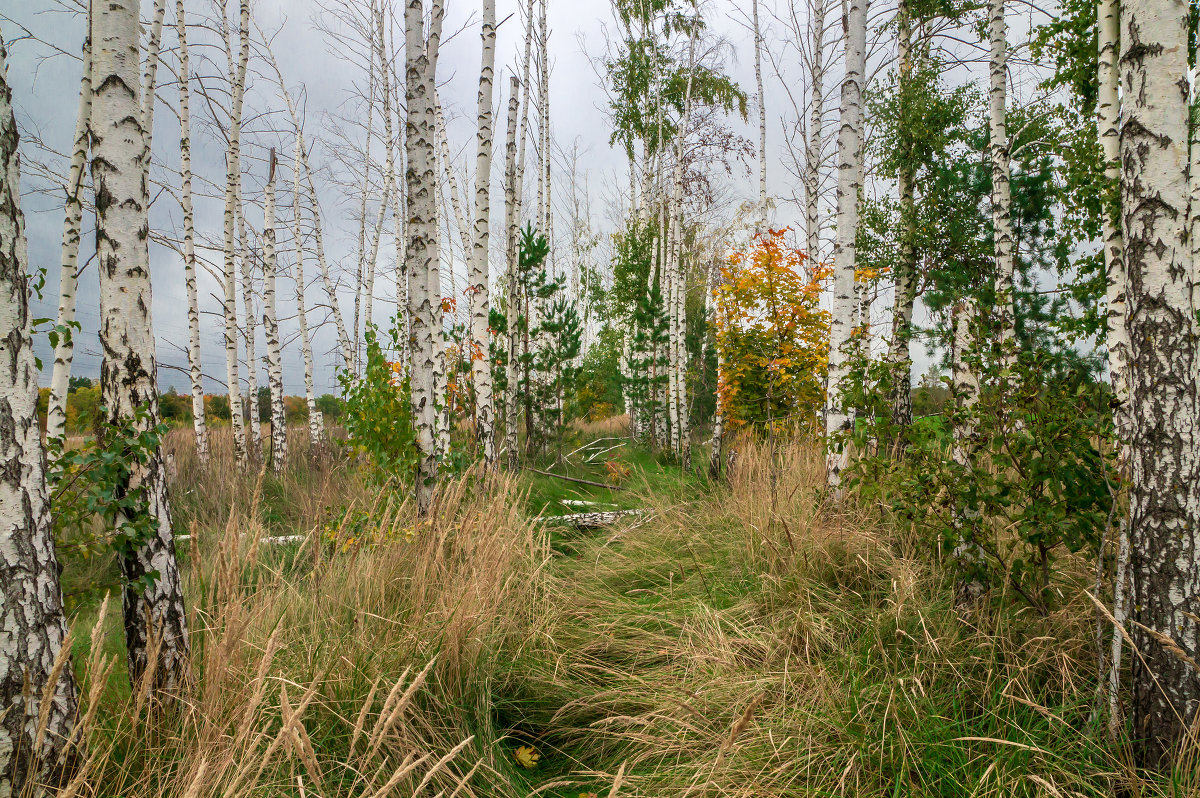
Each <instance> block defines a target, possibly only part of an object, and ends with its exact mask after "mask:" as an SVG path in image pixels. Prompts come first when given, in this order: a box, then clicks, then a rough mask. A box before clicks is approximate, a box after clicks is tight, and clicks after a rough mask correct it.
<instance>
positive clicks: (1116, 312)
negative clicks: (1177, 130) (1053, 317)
mask: <svg viewBox="0 0 1200 798" xmlns="http://www.w3.org/2000/svg"><path fill="white" fill-rule="evenodd" d="M1096 19H1097V20H1098V22H1099V33H1098V39H1097V41H1098V45H1099V46H1098V58H1097V63H1098V70H1097V72H1098V74H1097V84H1098V95H1097V107H1096V124H1097V128H1098V130H1097V133H1098V136H1099V139H1100V146H1101V148H1102V151H1103V155H1104V184H1105V187H1106V191H1105V195H1104V197H1103V201H1104V216H1103V219H1104V228H1103V236H1104V276H1105V278H1104V279H1105V289H1106V298H1107V300H1108V309H1107V314H1106V322H1107V323H1106V329H1105V348H1106V349H1107V350H1108V375H1109V384H1110V386H1111V388H1112V399H1111V400H1110V404H1111V406H1112V414H1113V427H1114V430H1115V432H1116V438H1117V463H1118V473H1119V474H1120V475H1121V481H1122V483H1124V482H1125V481H1126V479H1127V476H1128V474H1127V470H1128V463H1129V450H1128V441H1129V382H1128V374H1127V362H1128V359H1129V339H1128V336H1127V334H1126V331H1125V252H1124V250H1125V246H1124V238H1123V237H1122V235H1121V218H1120V211H1119V205H1120V200H1119V198H1118V191H1119V188H1120V183H1121V137H1120V132H1119V130H1118V127H1117V114H1118V111H1119V110H1120V109H1119V105H1118V103H1119V99H1118V90H1117V81H1118V78H1119V75H1118V72H1117V36H1118V35H1119V32H1120V15H1119V13H1118V11H1117V2H1116V0H1100V2H1099V3H1098V4H1097V8H1096ZM1194 177H1195V175H1194V173H1193V179H1194ZM1195 210H1196V203H1195V201H1193V202H1192V211H1193V219H1195ZM1194 245H1195V243H1194V241H1193V246H1194ZM1194 262H1195V258H1194V257H1193V263H1194ZM1119 524H1120V531H1119V533H1118V540H1119V543H1118V547H1117V569H1116V571H1117V572H1116V580H1115V582H1114V584H1113V618H1114V620H1115V621H1116V623H1115V625H1114V627H1113V635H1112V662H1111V663H1110V670H1109V692H1108V710H1109V712H1108V732H1109V738H1110V739H1111V740H1114V741H1115V740H1116V737H1117V729H1118V726H1119V724H1120V720H1121V708H1120V698H1119V688H1120V683H1121V676H1120V674H1121V649H1122V647H1123V644H1124V641H1125V636H1124V634H1122V631H1123V630H1122V628H1121V627H1123V626H1124V623H1125V615H1126V607H1125V600H1124V599H1125V593H1126V591H1125V583H1126V576H1127V573H1128V570H1129V534H1128V530H1127V528H1126V525H1125V519H1124V518H1122V519H1120V521H1119Z"/></svg>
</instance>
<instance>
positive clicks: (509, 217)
mask: <svg viewBox="0 0 1200 798" xmlns="http://www.w3.org/2000/svg"><path fill="white" fill-rule="evenodd" d="M520 83H521V82H520V80H519V79H518V78H517V76H516V75H513V76H512V77H511V78H510V79H509V86H508V92H509V93H508V131H507V137H506V141H505V146H504V231H505V232H504V234H505V239H504V255H505V274H506V275H507V277H506V282H507V288H508V294H507V297H506V302H505V312H506V315H507V322H508V324H507V333H508V342H507V344H508V347H507V354H506V356H505V373H504V376H505V385H506V386H507V388H506V390H505V392H504V447H505V450H506V452H507V465H508V469H509V470H510V471H516V470H517V466H518V461H517V458H518V456H519V454H520V452H519V448H520V446H519V443H518V440H517V411H518V404H517V388H516V386H517V384H518V382H519V381H520V379H521V377H520V367H519V366H518V364H517V352H518V351H519V347H520V344H521V341H520V333H519V331H518V325H517V315H518V314H519V313H520V298H519V291H520V287H519V286H518V284H517V235H518V227H517V225H518V223H519V220H518V216H519V214H520V199H519V198H518V196H517V195H518V193H519V191H520V188H519V186H518V184H517V117H518V116H519V115H520V112H521V106H520V97H519V95H518V91H519V90H520V88H521V85H520Z"/></svg>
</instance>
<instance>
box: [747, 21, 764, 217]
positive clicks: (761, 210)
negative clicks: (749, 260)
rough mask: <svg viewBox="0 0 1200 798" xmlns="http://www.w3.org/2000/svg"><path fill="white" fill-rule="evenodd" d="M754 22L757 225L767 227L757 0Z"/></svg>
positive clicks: (760, 55) (760, 50)
mask: <svg viewBox="0 0 1200 798" xmlns="http://www.w3.org/2000/svg"><path fill="white" fill-rule="evenodd" d="M750 8H751V15H752V19H753V22H754V85H755V86H756V87H757V90H758V227H759V232H762V231H764V230H766V228H767V216H768V208H767V99H766V93H765V92H764V91H763V79H762V46H763V41H762V29H761V28H760V27H759V25H758V0H752V1H751V4H750Z"/></svg>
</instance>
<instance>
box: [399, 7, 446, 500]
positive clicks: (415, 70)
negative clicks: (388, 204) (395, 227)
mask: <svg viewBox="0 0 1200 798" xmlns="http://www.w3.org/2000/svg"><path fill="white" fill-rule="evenodd" d="M423 17H424V14H423V9H422V0H408V4H407V5H406V6H405V9H404V31H405V97H406V108H407V120H406V123H405V146H406V152H407V162H408V163H407V169H406V172H405V180H406V184H407V188H408V190H407V201H408V247H407V253H406V262H407V264H408V270H409V271H408V285H409V291H408V315H409V326H410V333H409V357H410V358H411V361H410V365H409V380H410V385H411V391H412V405H413V419H414V423H415V426H416V431H417V453H418V455H417V457H418V460H417V477H416V486H415V494H416V500H417V507H418V509H419V511H420V512H422V513H424V512H426V511H427V510H428V509H429V505H430V502H431V500H432V498H433V490H434V487H435V485H436V483H437V473H438V462H437V449H436V440H435V427H436V425H437V400H438V397H437V395H436V385H437V380H436V370H437V367H436V363H435V356H436V353H435V347H434V336H435V335H440V334H441V330H440V329H435V328H434V325H433V320H434V312H433V307H432V306H433V303H434V302H435V301H436V300H435V299H434V297H433V290H434V286H433V285H432V284H431V279H430V278H431V276H432V275H434V274H436V273H437V270H436V266H435V263H434V259H435V258H436V252H437V227H436V224H437V217H436V199H435V191H436V185H437V175H436V173H435V168H436V167H435V164H436V159H435V155H434V147H433V137H434V126H435V125H434V113H433V102H432V100H433V98H432V91H431V86H430V84H431V83H432V82H433V81H432V75H431V74H430V72H431V68H430V59H431V55H432V51H433V50H434V48H435V47H436V46H437V40H436V39H434V38H433V37H432V36H431V37H430V44H429V48H428V49H427V48H426V46H425V41H424V36H423V35H422V32H423V28H424V24H423ZM440 22H441V20H440V18H437V17H436V12H435V24H437V25H440Z"/></svg>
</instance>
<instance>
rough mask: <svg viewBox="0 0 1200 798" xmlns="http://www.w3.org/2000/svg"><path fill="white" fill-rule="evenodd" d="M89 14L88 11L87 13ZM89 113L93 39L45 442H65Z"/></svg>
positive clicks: (66, 225)
mask: <svg viewBox="0 0 1200 798" xmlns="http://www.w3.org/2000/svg"><path fill="white" fill-rule="evenodd" d="M88 13H89V14H90V13H91V12H90V10H89V12H88ZM91 113H92V37H91V32H90V31H89V32H88V35H87V36H85V37H84V40H83V74H82V76H81V77H80V79H79V110H78V111H77V112H76V117H75V137H74V138H73V139H72V141H73V142H74V146H73V148H72V150H71V166H70V169H69V171H68V172H67V202H66V209H65V213H64V215H63V235H62V257H61V260H60V264H61V266H60V268H59V277H58V322H57V325H58V330H57V336H58V340H57V342H56V344H55V346H54V369H53V371H52V372H51V377H50V402H49V406H48V407H47V411H46V439H47V440H57V441H65V439H66V434H67V394H68V392H69V389H70V383H71V361H72V359H73V358H74V355H75V329H74V325H75V292H76V290H77V286H78V282H79V236H80V230H81V228H82V224H83V175H84V166H85V165H86V164H87V155H88V119H89V118H90V116H91Z"/></svg>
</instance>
